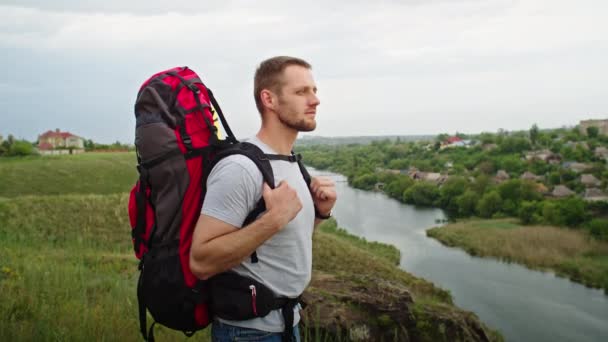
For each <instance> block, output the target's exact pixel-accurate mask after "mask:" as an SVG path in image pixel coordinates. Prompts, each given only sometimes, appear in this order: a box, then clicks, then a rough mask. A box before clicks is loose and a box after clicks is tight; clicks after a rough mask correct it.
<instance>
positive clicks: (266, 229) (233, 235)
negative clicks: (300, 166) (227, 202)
mask: <svg viewBox="0 0 608 342" xmlns="http://www.w3.org/2000/svg"><path fill="white" fill-rule="evenodd" d="M263 197H264V201H265V203H266V208H267V210H266V212H265V213H264V214H263V215H262V216H261V217H260V218H258V219H257V220H255V221H253V222H252V223H251V224H249V225H247V226H246V227H243V228H241V229H239V228H237V227H235V226H233V225H230V224H228V223H226V222H224V221H221V220H218V219H215V218H213V217H210V216H208V215H201V216H200V217H199V220H198V222H197V223H196V227H195V230H194V236H193V237H192V249H191V251H190V269H191V270H192V273H194V275H196V276H197V277H198V278H200V279H208V278H210V277H212V276H213V275H215V274H217V273H221V272H224V271H227V270H229V269H231V268H233V267H234V266H236V265H238V264H240V263H241V262H242V261H243V260H244V259H245V258H247V257H249V256H250V255H251V253H253V251H255V250H256V248H258V247H259V246H260V245H261V244H263V243H264V242H265V241H266V240H268V239H269V238H270V237H272V236H273V235H274V234H276V233H277V232H279V231H280V230H281V229H283V227H285V225H287V223H288V222H289V221H291V220H292V219H293V218H294V217H295V216H296V215H297V214H298V212H299V211H300V210H301V209H302V204H301V202H300V199H299V198H298V196H297V193H296V192H295V190H294V189H292V188H291V187H290V186H289V185H288V184H287V183H286V182H282V183H281V184H279V186H278V187H277V188H275V189H274V190H272V189H270V188H269V187H268V185H266V184H264V190H263Z"/></svg>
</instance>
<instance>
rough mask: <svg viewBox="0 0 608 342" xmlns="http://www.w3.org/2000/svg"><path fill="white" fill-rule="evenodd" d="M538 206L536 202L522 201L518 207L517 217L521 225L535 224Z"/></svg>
mask: <svg viewBox="0 0 608 342" xmlns="http://www.w3.org/2000/svg"><path fill="white" fill-rule="evenodd" d="M537 214H538V205H537V204H536V202H529V201H524V202H522V203H521V206H520V207H519V213H518V215H517V216H518V217H519V219H520V220H521V223H523V224H533V223H537V222H536V220H537V218H538V215H537Z"/></svg>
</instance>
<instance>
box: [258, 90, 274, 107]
mask: <svg viewBox="0 0 608 342" xmlns="http://www.w3.org/2000/svg"><path fill="white" fill-rule="evenodd" d="M260 99H261V100H262V105H264V107H266V108H268V109H272V110H274V109H275V106H276V102H277V99H276V98H275V96H274V94H273V93H272V92H271V91H270V90H268V89H262V91H261V92H260Z"/></svg>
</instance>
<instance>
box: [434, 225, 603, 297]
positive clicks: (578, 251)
mask: <svg viewBox="0 0 608 342" xmlns="http://www.w3.org/2000/svg"><path fill="white" fill-rule="evenodd" d="M427 235H428V236H430V237H432V238H435V239H437V240H438V241H440V242H441V243H443V244H445V245H447V246H451V247H459V248H463V249H464V250H466V251H467V252H468V253H469V254H471V255H474V256H481V257H495V258H498V259H501V260H504V261H508V262H517V263H520V264H523V265H526V266H527V267H529V268H532V269H538V270H544V271H546V270H550V271H554V272H555V273H556V274H558V275H560V276H563V277H567V278H569V279H571V280H573V281H576V282H579V283H582V284H585V285H587V286H591V287H596V288H602V289H604V291H605V292H606V293H608V243H606V242H601V241H598V240H596V239H593V238H592V237H591V236H589V233H588V232H587V231H584V230H573V229H564V228H558V227H551V226H523V225H521V224H518V223H517V221H516V220H515V219H497V220H479V219H469V220H461V221H458V222H456V223H451V224H448V225H446V226H443V227H437V228H432V229H429V230H427Z"/></svg>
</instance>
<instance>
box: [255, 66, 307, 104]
mask: <svg viewBox="0 0 608 342" xmlns="http://www.w3.org/2000/svg"><path fill="white" fill-rule="evenodd" d="M290 65H299V66H301V67H304V68H307V69H311V68H312V67H311V66H310V64H308V62H306V61H305V60H303V59H300V58H297V57H289V56H277V57H272V58H269V59H267V60H265V61H263V62H262V63H260V66H258V69H257V70H256V71H255V77H254V78H253V97H254V98H255V105H256V107H258V111H259V112H260V114H262V111H263V109H264V106H262V98H261V96H260V93H261V92H262V90H264V89H269V90H271V91H273V92H275V93H278V92H279V91H280V89H281V86H282V84H281V81H282V80H281V74H282V73H283V70H285V68H287V67H288V66H290Z"/></svg>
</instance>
